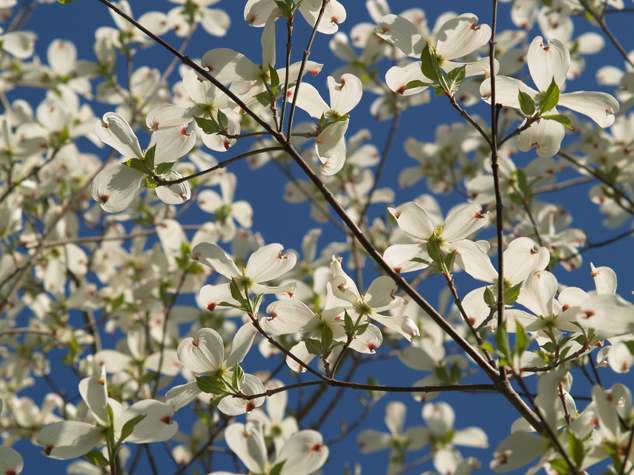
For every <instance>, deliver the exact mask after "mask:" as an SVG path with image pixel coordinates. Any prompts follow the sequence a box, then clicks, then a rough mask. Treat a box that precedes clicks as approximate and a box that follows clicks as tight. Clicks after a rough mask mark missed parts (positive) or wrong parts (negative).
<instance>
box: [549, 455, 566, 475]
mask: <svg viewBox="0 0 634 475" xmlns="http://www.w3.org/2000/svg"><path fill="white" fill-rule="evenodd" d="M549 463H550V466H551V467H552V468H553V469H555V471H557V473H559V474H561V475H566V474H567V473H568V472H569V471H570V468H569V467H568V463H567V462H566V461H565V460H564V459H555V460H551V461H550V462H549Z"/></svg>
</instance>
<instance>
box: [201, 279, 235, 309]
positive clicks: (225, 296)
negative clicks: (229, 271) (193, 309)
mask: <svg viewBox="0 0 634 475" xmlns="http://www.w3.org/2000/svg"><path fill="white" fill-rule="evenodd" d="M198 295H199V297H200V303H201V304H202V305H201V306H202V307H204V308H206V309H207V310H209V311H210V312H213V311H214V309H215V308H216V306H217V305H218V304H220V303H222V302H229V303H234V302H235V303H236V304H237V303H238V302H237V301H235V300H234V299H233V297H232V296H231V289H230V287H229V284H220V285H204V286H203V287H202V288H201V289H200V293H199V294H198Z"/></svg>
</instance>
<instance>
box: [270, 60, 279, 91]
mask: <svg viewBox="0 0 634 475" xmlns="http://www.w3.org/2000/svg"><path fill="white" fill-rule="evenodd" d="M269 74H270V75H271V90H272V91H273V92H275V90H276V89H277V86H279V85H280V77H279V75H278V74H277V71H276V70H275V68H274V67H273V66H271V65H270V64H269Z"/></svg>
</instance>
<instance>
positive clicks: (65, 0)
mask: <svg viewBox="0 0 634 475" xmlns="http://www.w3.org/2000/svg"><path fill="white" fill-rule="evenodd" d="M57 2H58V3H61V4H62V5H68V4H70V3H73V0H57ZM99 453H101V452H99ZM89 462H90V460H89ZM90 463H92V462H90Z"/></svg>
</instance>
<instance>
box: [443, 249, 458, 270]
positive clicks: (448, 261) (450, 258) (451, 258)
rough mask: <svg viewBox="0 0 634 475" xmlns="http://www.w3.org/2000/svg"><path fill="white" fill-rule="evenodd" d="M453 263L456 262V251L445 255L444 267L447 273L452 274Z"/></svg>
mask: <svg viewBox="0 0 634 475" xmlns="http://www.w3.org/2000/svg"><path fill="white" fill-rule="evenodd" d="M455 262H456V251H455V250H453V251H451V252H450V253H449V254H447V257H445V267H446V268H447V272H453V266H454V263H455Z"/></svg>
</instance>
